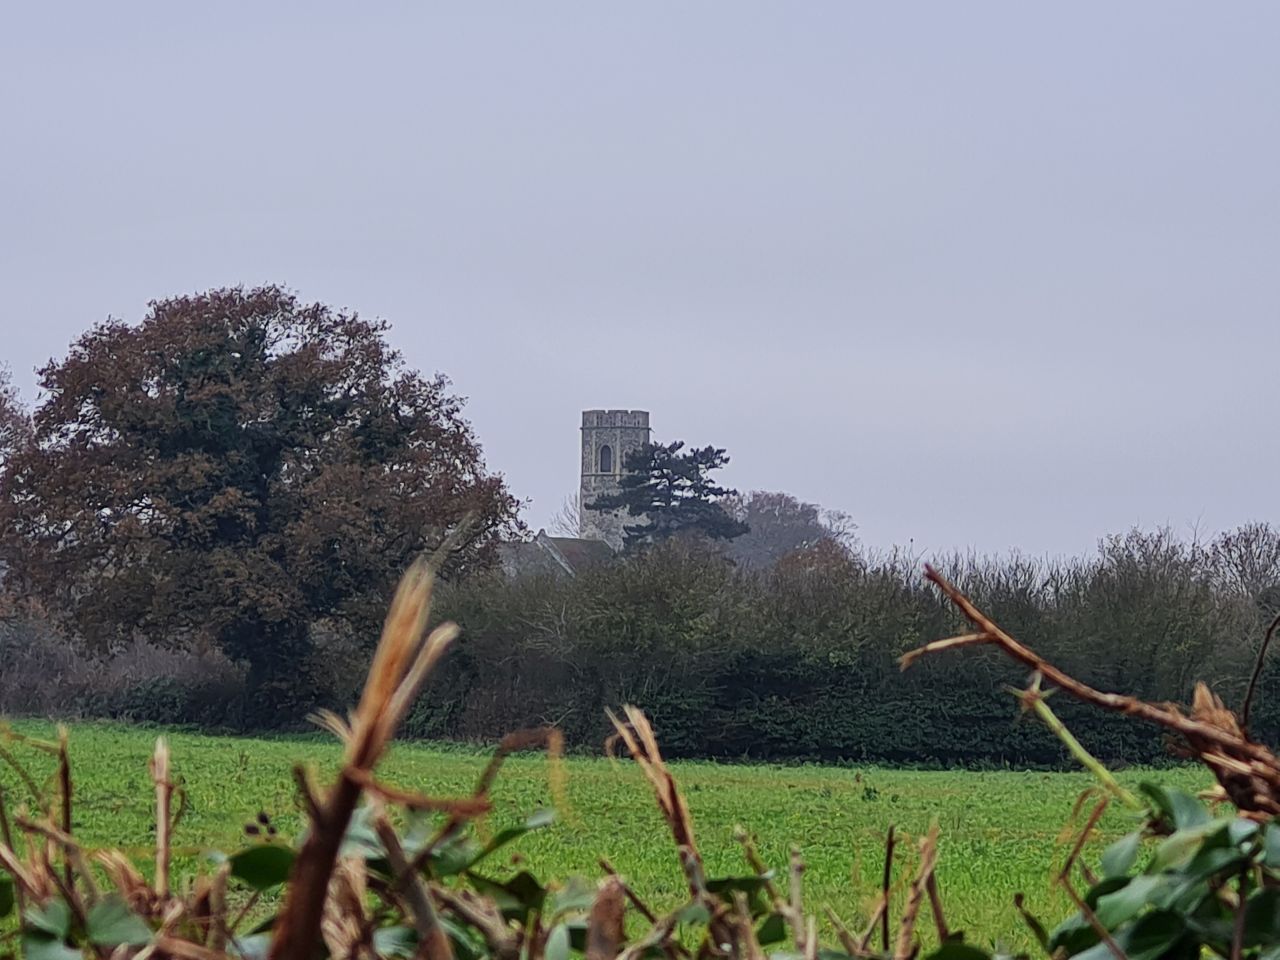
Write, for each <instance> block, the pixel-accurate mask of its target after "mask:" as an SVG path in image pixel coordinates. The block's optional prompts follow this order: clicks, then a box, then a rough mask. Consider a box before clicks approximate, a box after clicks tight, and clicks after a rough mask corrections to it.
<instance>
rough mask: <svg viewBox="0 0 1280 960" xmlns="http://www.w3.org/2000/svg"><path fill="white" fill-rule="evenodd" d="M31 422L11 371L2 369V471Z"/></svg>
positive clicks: (0, 451)
mask: <svg viewBox="0 0 1280 960" xmlns="http://www.w3.org/2000/svg"><path fill="white" fill-rule="evenodd" d="M29 426H30V422H29V420H28V418H27V413H26V411H25V410H24V409H23V407H22V403H21V401H19V399H18V391H17V390H15V389H14V386H13V382H12V381H11V380H10V379H9V371H8V370H7V369H6V368H5V367H0V470H3V469H4V465H5V463H6V462H7V461H8V459H9V457H10V456H11V455H12V454H13V451H14V450H15V449H16V448H17V446H18V444H19V442H20V441H21V440H22V438H23V437H24V436H26V434H27V430H28V428H29Z"/></svg>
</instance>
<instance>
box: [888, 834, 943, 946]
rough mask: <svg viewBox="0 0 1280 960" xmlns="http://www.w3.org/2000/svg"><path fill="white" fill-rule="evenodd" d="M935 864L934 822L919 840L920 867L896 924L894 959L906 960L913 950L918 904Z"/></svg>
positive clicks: (936, 838) (936, 852) (935, 837)
mask: <svg viewBox="0 0 1280 960" xmlns="http://www.w3.org/2000/svg"><path fill="white" fill-rule="evenodd" d="M937 865H938V824H937V823H934V824H933V826H931V827H930V828H929V832H928V834H926V835H925V838H924V839H923V840H921V841H920V869H919V870H918V871H917V873H916V880H915V883H913V884H912V885H911V892H910V894H908V896H907V908H906V910H905V911H904V912H903V915H902V923H901V924H900V925H899V926H898V940H897V944H896V945H895V946H894V950H893V956H894V960H907V958H909V957H910V956H912V954H913V953H914V952H915V948H914V938H915V929H916V919H917V918H918V917H919V916H920V906H921V904H923V903H924V897H925V887H926V886H927V885H928V882H929V877H931V876H932V875H933V871H934V868H935V867H936V866H937Z"/></svg>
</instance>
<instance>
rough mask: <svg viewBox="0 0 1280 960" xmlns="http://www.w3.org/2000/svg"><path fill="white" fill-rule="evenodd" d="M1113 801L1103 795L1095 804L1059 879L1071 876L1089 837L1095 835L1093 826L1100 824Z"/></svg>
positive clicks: (1063, 866)
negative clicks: (1072, 869)
mask: <svg viewBox="0 0 1280 960" xmlns="http://www.w3.org/2000/svg"><path fill="white" fill-rule="evenodd" d="M1110 802H1111V798H1110V797H1105V796H1104V797H1103V798H1102V799H1101V800H1099V801H1098V803H1097V805H1096V806H1094V808H1093V810H1092V811H1091V812H1090V813H1089V818H1088V819H1087V820H1085V822H1084V826H1083V827H1081V828H1080V835H1079V836H1077V837H1076V842H1075V843H1074V844H1073V845H1072V847H1071V853H1069V854H1068V855H1067V859H1066V862H1065V863H1063V865H1062V870H1060V871H1059V873H1058V880H1059V881H1060V882H1063V883H1066V882H1067V881H1068V878H1069V877H1070V876H1071V868H1072V867H1074V866H1075V863H1076V859H1077V858H1078V857H1079V856H1080V853H1081V852H1082V851H1083V850H1084V845H1085V844H1086V843H1088V842H1089V838H1090V837H1091V836H1092V835H1093V828H1094V827H1096V826H1097V825H1098V821H1099V820H1101V819H1102V815H1103V813H1105V812H1106V809H1107V805H1108V804H1109V803H1110Z"/></svg>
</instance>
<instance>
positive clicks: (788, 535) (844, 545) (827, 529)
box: [724, 490, 856, 570]
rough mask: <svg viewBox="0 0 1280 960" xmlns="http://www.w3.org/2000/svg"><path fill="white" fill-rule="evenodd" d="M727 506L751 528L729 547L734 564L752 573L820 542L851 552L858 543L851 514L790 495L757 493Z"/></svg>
mask: <svg viewBox="0 0 1280 960" xmlns="http://www.w3.org/2000/svg"><path fill="white" fill-rule="evenodd" d="M724 506H725V509H726V510H727V511H728V512H729V515H730V516H731V517H733V518H734V519H736V520H740V521H742V522H743V523H745V524H746V525H747V527H748V528H749V529H748V531H747V532H746V533H745V534H743V535H742V536H740V537H738V538H736V539H734V540H733V541H731V542H730V543H729V544H728V546H727V547H726V548H725V552H726V553H727V554H728V556H729V557H730V558H732V559H733V560H734V562H736V563H737V564H738V565H739V566H741V567H743V568H745V569H748V570H763V569H765V568H767V567H771V566H773V565H774V564H775V563H777V562H778V561H779V560H781V559H782V558H783V557H785V556H787V555H788V554H790V553H794V552H795V551H797V550H808V549H810V548H812V547H815V546H817V545H818V544H819V543H824V542H828V543H831V544H834V545H835V546H836V547H838V548H840V549H843V550H850V549H852V548H853V546H854V544H855V542H856V538H855V536H854V530H855V529H856V525H855V524H854V522H853V519H852V518H851V517H850V516H849V515H848V514H846V513H842V512H841V511H839V510H824V509H823V508H822V507H820V506H818V505H817V504H814V503H805V502H804V501H803V500H797V499H796V498H795V497H793V496H791V494H789V493H779V492H771V491H765V490H755V491H752V492H751V493H747V494H743V495H735V496H732V497H729V498H727V499H726V501H725V504H724Z"/></svg>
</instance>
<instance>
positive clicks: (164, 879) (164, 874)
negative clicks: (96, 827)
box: [151, 737, 173, 899]
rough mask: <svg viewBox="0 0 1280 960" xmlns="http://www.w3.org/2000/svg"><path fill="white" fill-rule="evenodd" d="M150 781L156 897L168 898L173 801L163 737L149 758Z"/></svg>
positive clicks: (166, 750)
mask: <svg viewBox="0 0 1280 960" xmlns="http://www.w3.org/2000/svg"><path fill="white" fill-rule="evenodd" d="M151 780H152V782H153V783H154V784H155V787H156V895H157V896H159V897H161V898H162V899H163V898H165V897H168V896H169V865H170V864H171V863H172V843H173V841H172V837H171V835H170V830H171V829H172V826H173V821H172V819H171V815H170V811H169V807H170V804H171V802H172V800H173V782H172V780H171V779H170V777H169V745H168V744H167V743H165V739H164V737H158V738H157V739H156V752H155V755H154V756H152V758H151Z"/></svg>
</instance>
